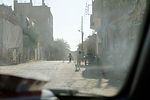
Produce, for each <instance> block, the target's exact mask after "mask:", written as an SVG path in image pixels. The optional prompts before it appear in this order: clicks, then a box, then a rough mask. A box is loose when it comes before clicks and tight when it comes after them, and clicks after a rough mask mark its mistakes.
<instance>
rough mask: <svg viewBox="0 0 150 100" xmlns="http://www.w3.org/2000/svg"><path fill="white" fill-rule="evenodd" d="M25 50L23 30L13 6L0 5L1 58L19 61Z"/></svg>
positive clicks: (7, 61)
mask: <svg viewBox="0 0 150 100" xmlns="http://www.w3.org/2000/svg"><path fill="white" fill-rule="evenodd" d="M22 50H23V31H22V28H21V26H20V25H19V23H18V21H17V18H16V16H15V14H14V13H13V11H12V9H11V7H9V6H4V5H0V60H1V61H2V62H5V63H7V64H8V63H18V62H19V60H20V59H21V58H20V55H22V53H23V52H22Z"/></svg>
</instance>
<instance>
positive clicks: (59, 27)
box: [0, 0, 91, 51]
mask: <svg viewBox="0 0 150 100" xmlns="http://www.w3.org/2000/svg"><path fill="white" fill-rule="evenodd" d="M29 1H30V0H18V2H29ZM32 1H33V4H34V5H41V1H42V0H32ZM2 2H3V3H4V4H5V5H11V6H12V5H13V0H0V4H2ZM86 3H89V4H90V3H91V0H45V4H46V5H47V6H49V7H51V12H52V15H53V30H54V31H53V35H54V39H58V38H61V39H64V40H65V41H66V42H68V44H69V45H70V48H71V50H72V51H75V50H76V49H77V46H78V44H79V43H81V32H79V31H78V30H80V29H81V16H83V31H84V39H86V38H87V36H88V35H89V34H91V30H90V16H89V15H86V14H85V9H86V7H85V6H86Z"/></svg>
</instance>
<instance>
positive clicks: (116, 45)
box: [91, 0, 146, 66]
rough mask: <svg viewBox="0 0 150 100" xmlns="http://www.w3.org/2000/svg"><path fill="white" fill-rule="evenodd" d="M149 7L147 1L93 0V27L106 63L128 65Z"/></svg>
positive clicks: (98, 51)
mask: <svg viewBox="0 0 150 100" xmlns="http://www.w3.org/2000/svg"><path fill="white" fill-rule="evenodd" d="M145 9H146V0H123V1H122V0H120V1H117V0H111V1H110V0H93V2H92V11H93V12H92V15H91V29H94V30H95V31H96V32H97V46H98V49H97V55H98V56H99V58H100V60H101V62H103V64H113V65H117V66H126V65H127V63H128V60H129V59H131V58H132V57H131V56H132V54H133V53H134V51H135V48H136V47H135V46H136V43H137V39H138V36H139V34H138V33H139V31H140V27H141V26H140V25H141V24H142V22H143V16H144V12H145ZM120 62H122V63H120ZM120 64H121V65H120Z"/></svg>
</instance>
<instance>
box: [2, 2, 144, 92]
mask: <svg viewBox="0 0 150 100" xmlns="http://www.w3.org/2000/svg"><path fill="white" fill-rule="evenodd" d="M145 9H146V0H119V1H118V0H0V73H1V74H10V75H16V76H24V77H30V78H38V79H42V80H47V83H46V84H45V85H43V87H42V88H41V89H66V90H67V89H73V90H79V91H80V92H83V93H90V94H98V95H114V94H116V93H117V92H118V91H119V90H120V88H121V87H122V86H123V83H124V82H125V77H126V75H127V74H128V72H129V69H130V68H129V65H130V64H131V62H132V59H133V57H134V54H135V51H136V50H137V43H138V41H139V36H140V30H141V27H142V26H141V25H142V23H143V18H144V14H145ZM35 89H37V88H35Z"/></svg>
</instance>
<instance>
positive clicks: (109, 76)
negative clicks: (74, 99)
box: [82, 66, 122, 88]
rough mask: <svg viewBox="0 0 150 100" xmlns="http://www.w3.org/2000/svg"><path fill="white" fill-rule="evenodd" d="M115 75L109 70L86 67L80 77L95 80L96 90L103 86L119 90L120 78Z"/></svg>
mask: <svg viewBox="0 0 150 100" xmlns="http://www.w3.org/2000/svg"><path fill="white" fill-rule="evenodd" d="M115 73H116V72H112V71H110V69H104V68H103V67H102V66H86V68H85V70H84V71H83V72H82V76H83V77H84V78H87V79H97V85H96V87H97V88H100V87H101V86H102V85H104V84H107V86H113V87H115V88H119V87H121V85H122V82H121V80H120V77H119V76H118V75H116V74H115ZM118 77H119V78H118Z"/></svg>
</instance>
